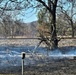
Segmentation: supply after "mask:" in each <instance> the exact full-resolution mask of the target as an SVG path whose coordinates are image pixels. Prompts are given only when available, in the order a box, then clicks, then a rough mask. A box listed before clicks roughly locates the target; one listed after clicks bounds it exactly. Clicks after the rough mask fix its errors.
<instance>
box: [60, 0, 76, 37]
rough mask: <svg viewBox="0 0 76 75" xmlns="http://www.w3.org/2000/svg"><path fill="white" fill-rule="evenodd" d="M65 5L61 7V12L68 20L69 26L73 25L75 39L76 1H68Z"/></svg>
mask: <svg viewBox="0 0 76 75" xmlns="http://www.w3.org/2000/svg"><path fill="white" fill-rule="evenodd" d="M62 4H65V6H67V7H65V6H64V5H63V6H62V7H61V12H62V13H63V14H64V16H65V17H66V18H65V21H66V20H67V22H68V24H69V25H71V28H72V37H74V32H75V31H74V25H73V24H74V22H75V19H76V18H75V16H76V10H75V9H76V0H66V1H64V3H62Z"/></svg>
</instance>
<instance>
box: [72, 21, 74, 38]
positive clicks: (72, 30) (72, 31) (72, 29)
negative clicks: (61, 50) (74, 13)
mask: <svg viewBox="0 0 76 75" xmlns="http://www.w3.org/2000/svg"><path fill="white" fill-rule="evenodd" d="M71 27H72V38H74V26H73V21H72V20H71Z"/></svg>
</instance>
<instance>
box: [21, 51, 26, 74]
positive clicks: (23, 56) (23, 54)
mask: <svg viewBox="0 0 76 75" xmlns="http://www.w3.org/2000/svg"><path fill="white" fill-rule="evenodd" d="M21 55H22V75H24V58H25V52H22V53H21Z"/></svg>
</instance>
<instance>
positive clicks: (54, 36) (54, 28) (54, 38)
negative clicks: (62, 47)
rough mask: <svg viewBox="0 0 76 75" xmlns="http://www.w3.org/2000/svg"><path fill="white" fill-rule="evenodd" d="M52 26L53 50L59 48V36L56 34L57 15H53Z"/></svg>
mask: <svg viewBox="0 0 76 75" xmlns="http://www.w3.org/2000/svg"><path fill="white" fill-rule="evenodd" d="M52 16H53V17H52V25H51V33H52V34H51V41H52V42H51V45H52V46H51V48H52V49H54V48H57V47H58V39H57V34H56V14H55V13H53V15H52Z"/></svg>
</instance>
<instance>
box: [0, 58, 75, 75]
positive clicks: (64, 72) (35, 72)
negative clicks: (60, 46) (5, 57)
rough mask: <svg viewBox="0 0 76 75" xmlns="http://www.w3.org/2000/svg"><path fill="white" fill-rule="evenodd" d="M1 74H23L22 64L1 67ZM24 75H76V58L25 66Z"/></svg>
mask: <svg viewBox="0 0 76 75" xmlns="http://www.w3.org/2000/svg"><path fill="white" fill-rule="evenodd" d="M0 74H16V75H17V74H18V75H21V66H20V67H8V68H6V69H3V70H1V69H0ZM24 75H76V60H74V59H67V60H66V59H64V60H63V59H62V60H56V61H55V60H54V61H50V63H43V64H38V65H33V66H25V67H24Z"/></svg>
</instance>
